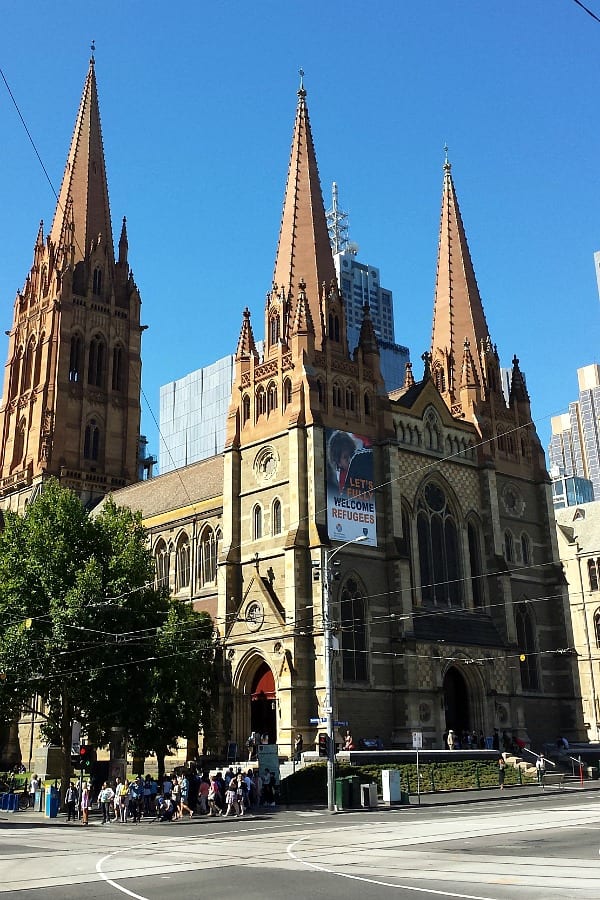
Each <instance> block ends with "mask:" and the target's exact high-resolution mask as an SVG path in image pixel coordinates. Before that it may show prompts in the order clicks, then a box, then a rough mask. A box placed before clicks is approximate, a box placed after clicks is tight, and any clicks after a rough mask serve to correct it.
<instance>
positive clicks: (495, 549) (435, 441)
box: [0, 63, 585, 754]
mask: <svg viewBox="0 0 600 900" xmlns="http://www.w3.org/2000/svg"><path fill="white" fill-rule="evenodd" d="M84 136H85V141H83V138H84ZM82 142H83V146H84V149H83V152H82ZM82 157H83V158H82ZM78 166H80V167H81V166H82V169H81V171H83V173H84V174H81V175H78V177H77V178H75V177H74V176H73V172H75V171H80V169H78ZM85 173H87V174H85ZM86 179H87V180H86ZM105 188H106V179H105V175H104V163H103V158H102V154H101V138H100V130H99V116H98V115H97V100H96V92H95V80H94V68H93V63H92V65H91V67H90V72H89V73H88V79H87V81H86V88H85V90H84V98H83V100H82V107H81V109H80V114H79V118H78V124H77V126H76V132H75V136H74V138H73V145H72V148H71V152H70V155H69V162H68V164H67V172H66V174H65V182H64V183H63V188H62V190H61V199H60V201H59V208H58V210H57V215H56V218H55V223H54V225H53V228H52V231H51V233H50V236H49V237H48V238H47V239H46V240H45V241H44V239H43V236H42V234H41V233H40V237H39V239H38V242H37V244H36V248H35V256H34V266H33V268H32V272H31V274H30V276H29V278H28V280H27V283H26V287H25V290H24V291H23V293H22V294H19V295H18V297H17V302H16V306H15V319H14V324H13V330H12V332H11V343H10V349H9V359H8V362H7V376H6V379H5V393H4V401H3V404H2V411H1V421H2V428H3V432H2V435H3V436H2V447H1V450H2V473H1V475H2V480H1V482H0V487H1V490H2V492H3V497H4V502H11V501H12V498H15V497H17V498H18V497H20V496H21V493H20V492H22V491H23V490H25V487H26V486H27V485H29V484H30V483H32V480H33V479H34V478H35V477H36V474H37V473H42V472H46V471H48V472H50V471H60V472H63V469H64V475H65V477H67V478H68V483H73V484H76V485H79V486H80V489H81V490H80V492H81V494H82V497H83V498H84V499H88V498H89V497H91V496H92V493H93V492H94V490H95V488H93V487H92V486H93V485H96V486H98V485H101V489H102V492H104V493H106V492H108V491H112V492H113V493H114V497H115V500H116V501H117V502H118V503H119V504H122V505H128V506H131V507H132V508H134V509H138V510H140V511H141V513H142V516H143V519H144V522H145V524H146V527H147V529H148V533H149V540H150V542H151V546H152V552H153V554H154V557H155V559H156V577H157V580H158V581H159V582H161V583H163V584H166V585H168V586H169V587H170V589H171V591H172V592H173V593H174V594H175V596H177V597H178V598H179V599H180V600H181V602H191V603H193V604H194V606H195V607H197V608H199V609H205V610H207V611H208V612H210V614H211V615H212V616H213V619H214V623H215V665H216V666H217V667H218V672H219V678H218V681H219V695H218V697H216V698H215V710H214V718H213V722H212V723H211V726H210V728H209V729H207V731H206V733H205V734H204V735H203V738H202V739H203V742H204V747H205V749H207V750H215V751H216V750H220V749H221V748H222V746H223V744H224V743H225V742H226V741H228V740H233V741H235V742H237V743H238V744H240V745H242V744H244V743H245V740H246V737H247V735H248V734H249V733H250V732H251V731H259V732H260V733H261V734H265V733H266V734H268V735H269V739H270V741H271V742H276V743H278V744H279V746H280V752H282V753H284V754H285V753H287V752H289V751H290V749H291V746H292V744H293V740H294V736H295V734H296V733H297V732H298V731H300V732H302V734H303V735H304V742H305V748H307V747H308V746H309V745H310V744H311V743H312V742H313V741H315V740H316V737H317V732H318V730H319V726H318V725H317V726H315V725H311V724H310V720H311V719H315V718H317V719H318V718H320V717H321V716H324V714H325V713H324V709H323V704H324V688H325V672H324V644H323V595H324V590H325V589H326V587H328V590H329V598H330V607H331V624H332V629H333V634H334V654H333V673H332V674H333V683H334V685H335V691H334V710H333V712H334V718H335V719H336V720H347V721H348V722H349V723H350V726H351V728H352V731H353V734H354V737H355V739H358V738H360V737H365V738H368V737H373V736H374V735H376V734H377V735H379V736H380V737H381V738H382V739H383V740H384V743H385V744H386V746H393V747H398V748H403V747H407V746H410V745H411V733H412V732H413V731H415V730H419V731H422V733H423V738H424V746H425V747H439V746H441V745H442V736H443V734H444V732H445V731H446V730H447V729H448V728H454V729H455V730H457V731H459V732H460V731H463V730H469V731H472V730H476V731H477V732H479V731H483V732H484V734H485V735H489V734H492V733H493V730H494V729H495V728H497V729H499V730H500V731H504V730H506V731H508V732H512V733H513V734H514V735H515V736H518V737H520V738H524V739H530V740H532V741H533V742H534V744H536V745H539V744H540V743H541V742H542V741H544V740H547V739H553V738H554V737H555V736H556V734H558V733H559V732H560V733H563V734H565V735H566V736H567V737H568V738H571V739H580V738H583V737H584V734H585V733H584V729H583V721H582V716H581V709H580V700H579V689H578V684H577V679H576V669H575V662H574V659H573V656H572V653H571V648H572V646H573V638H572V634H571V626H570V619H569V612H568V600H567V594H566V589H565V582H564V577H563V574H562V570H561V567H560V565H559V562H558V554H557V546H556V534H555V527H554V519H553V513H552V504H551V500H550V495H549V479H548V474H547V472H546V468H545V462H544V455H543V451H542V448H541V446H540V442H539V439H538V436H537V433H536V430H535V426H534V424H533V422H532V421H531V412H530V404H529V397H528V393H527V388H526V384H525V379H524V377H523V375H522V372H521V368H520V364H519V361H518V359H517V358H516V357H515V358H514V359H513V365H512V379H511V390H510V397H509V400H508V401H507V400H506V399H505V396H504V394H503V391H502V385H501V373H500V361H499V355H498V352H497V349H496V347H495V345H494V343H493V341H492V337H491V335H490V334H489V331H488V328H487V324H486V319H485V314H484V310H483V305H482V302H481V298H480V294H479V290H478V286H477V282H476V279H475V275H474V269H473V265H472V261H471V257H470V252H469V248H468V245H467V240H466V234H465V229H464V226H463V222H462V219H461V215H460V210H459V205H458V201H457V196H456V191H455V186H454V180H453V176H452V171H451V166H450V163H449V162H448V161H447V160H446V162H445V164H444V171H443V187H442V210H441V221H440V232H439V251H438V260H437V275H436V282H435V299H434V310H433V329H432V341H431V346H430V349H429V351H428V352H427V353H425V354H424V355H423V372H422V375H421V373H418V374H417V373H415V372H413V370H412V368H411V365H410V364H408V365H407V370H406V379H405V384H404V386H403V388H402V389H400V390H398V391H395V392H394V393H393V394H392V395H388V394H387V393H386V391H385V387H384V383H383V379H382V377H381V372H380V366H379V352H378V347H377V341H376V337H375V334H374V330H373V326H372V323H371V319H370V311H369V308H368V306H365V308H364V316H363V323H362V329H361V334H360V340H359V343H358V346H357V348H356V350H355V351H354V353H353V354H352V355H350V354H349V352H348V344H347V340H346V322H345V317H344V305H343V303H342V298H341V296H340V293H339V288H338V284H337V280H336V273H335V268H334V264H333V258H332V252H331V248H330V244H329V238H328V232H327V225H326V218H325V211H324V206H323V199H322V194H321V187H320V182H319V175H318V169H317V161H316V153H315V148H314V144H313V138H312V132H311V125H310V120H309V115H308V107H307V100H306V91H305V89H304V87H303V86H302V85H301V86H300V89H299V91H298V99H297V108H296V116H295V122H294V127H293V137H292V148H291V155H290V163H289V171H288V178H287V184H286V188H285V197H284V205H283V214H282V219H281V224H280V230H279V240H278V244H277V250H276V255H275V265H274V271H273V276H272V279H271V282H270V285H271V287H270V290H269V293H268V295H267V300H266V303H265V305H264V309H261V310H260V313H259V314H257V315H255V318H254V322H257V321H259V320H260V322H261V324H260V326H257V325H256V324H253V320H252V316H251V312H250V310H249V309H247V308H246V309H244V310H243V311H242V310H240V312H241V328H240V333H239V337H238V339H237V350H236V374H235V382H234V386H233V390H232V396H231V403H230V407H229V414H228V419H227V439H226V447H225V451H224V453H223V455H220V456H217V457H213V458H212V459H208V460H204V461H202V462H198V463H195V464H193V465H191V466H188V467H186V468H184V469H179V470H177V471H174V472H170V473H168V474H166V475H164V476H159V477H157V478H155V479H152V480H150V481H145V482H140V483H132V484H130V485H129V486H124V487H122V488H121V489H120V490H115V489H116V488H118V487H119V486H120V485H121V484H125V483H126V482H128V481H134V480H135V479H134V459H135V450H136V438H137V429H138V427H139V383H138V382H136V377H137V378H139V372H140V352H139V351H140V341H139V338H140V325H139V305H140V301H139V294H138V292H137V289H136V287H135V284H134V282H133V279H132V276H131V273H130V272H129V269H128V264H127V238H126V234H125V228H123V232H122V235H121V240H120V242H119V254H118V260H117V261H116V262H115V260H114V259H113V255H112V238H111V232H110V217H109V213H108V200H107V193H106V190H105ZM79 210H83V211H84V212H85V215H83V218H81V216H80V213H79ZM86 216H87V218H86ZM274 231H275V228H274ZM433 266H434V261H433V260H432V272H433ZM261 294H262V289H261V285H257V286H256V297H260V296H261ZM421 312H422V314H423V315H428V314H429V313H428V311H427V310H422V311H421ZM261 316H262V319H261ZM255 330H256V332H257V335H256V339H255ZM51 336H54V337H55V338H56V340H54V342H52V341H51V340H50V338H51ZM258 338H260V339H262V340H263V351H262V354H261V355H259V353H258V351H257V340H258ZM78 342H80V343H78ZM30 344H31V348H32V353H31V359H32V360H33V363H32V364H30V363H29V362H27V360H28V359H30V356H29V347H30ZM233 346H235V338H234V336H232V347H233ZM100 347H102V350H100ZM38 348H41V349H40V350H38ZM52 348H54V349H52ZM79 354H81V355H79ZM120 354H122V356H121V355H120ZM121 359H122V360H123V363H124V365H123V369H121V368H120V360H121ZM38 360H39V362H38ZM99 360H101V361H102V363H101V364H100V362H99ZM100 370H101V371H102V377H101V376H100V375H99V374H98V372H99V371H100ZM30 372H32V373H33V374H32V375H31V374H28V373H30ZM120 372H124V373H128V374H126V375H125V376H124V380H123V381H120V375H119V373H120ZM102 379H103V380H102ZM100 382H101V383H100ZM59 422H61V423H64V427H61V429H60V435H61V437H60V440H59V437H58V431H57V425H58V423H59ZM23 423H24V424H23ZM92 423H95V424H92ZM93 428H98V429H99V430H98V437H97V438H96V437H95V435H96V432H94V431H93V430H92V429H93ZM117 435H118V436H119V439H117ZM95 441H96V443H94V442H95ZM90 454H91V457H90ZM94 454H96V455H94ZM325 582H327V583H326V584H325ZM190 738H191V739H190V742H189V747H188V750H189V752H190V753H192V752H195V741H194V739H193V737H192V736H190Z"/></svg>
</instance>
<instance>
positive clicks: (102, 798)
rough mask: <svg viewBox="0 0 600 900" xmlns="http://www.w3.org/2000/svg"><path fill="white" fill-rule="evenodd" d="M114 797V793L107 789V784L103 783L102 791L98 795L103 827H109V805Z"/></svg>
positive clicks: (109, 788)
mask: <svg viewBox="0 0 600 900" xmlns="http://www.w3.org/2000/svg"><path fill="white" fill-rule="evenodd" d="M114 796H115V792H114V791H113V789H112V788H111V787H109V785H108V782H107V781H105V782H104V784H103V785H102V790H101V791H100V793H99V794H98V803H99V804H100V806H101V807H102V824H103V825H110V804H111V803H112V801H113V798H114Z"/></svg>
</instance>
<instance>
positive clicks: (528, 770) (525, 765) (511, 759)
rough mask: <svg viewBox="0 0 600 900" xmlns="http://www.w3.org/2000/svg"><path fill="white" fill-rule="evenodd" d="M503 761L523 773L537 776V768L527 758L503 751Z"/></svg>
mask: <svg viewBox="0 0 600 900" xmlns="http://www.w3.org/2000/svg"><path fill="white" fill-rule="evenodd" d="M502 756H503V757H504V762H505V763H506V765H507V766H512V767H513V768H514V769H520V770H521V772H522V773H523V775H527V776H530V777H533V778H535V777H536V776H537V770H536V767H535V764H533V765H532V764H531V763H530V762H529V761H528V760H526V759H523V757H521V756H515V755H514V753H503V754H502Z"/></svg>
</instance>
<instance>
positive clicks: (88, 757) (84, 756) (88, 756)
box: [79, 744, 92, 770]
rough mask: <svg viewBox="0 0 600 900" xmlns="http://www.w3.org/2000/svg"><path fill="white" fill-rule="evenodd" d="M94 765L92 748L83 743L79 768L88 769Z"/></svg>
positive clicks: (80, 750) (80, 749)
mask: <svg viewBox="0 0 600 900" xmlns="http://www.w3.org/2000/svg"><path fill="white" fill-rule="evenodd" d="M91 767H92V748H91V747H88V745H87V744H82V745H81V747H80V748H79V768H80V769H82V770H84V769H85V770H88V769H91Z"/></svg>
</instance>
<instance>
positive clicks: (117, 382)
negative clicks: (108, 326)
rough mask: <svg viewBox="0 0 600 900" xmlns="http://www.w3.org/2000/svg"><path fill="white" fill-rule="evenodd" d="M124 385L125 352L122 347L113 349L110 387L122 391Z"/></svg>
mask: <svg viewBox="0 0 600 900" xmlns="http://www.w3.org/2000/svg"><path fill="white" fill-rule="evenodd" d="M124 387H125V353H124V350H123V347H115V348H114V350H113V369H112V389H113V391H122V390H123V388H124Z"/></svg>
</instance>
